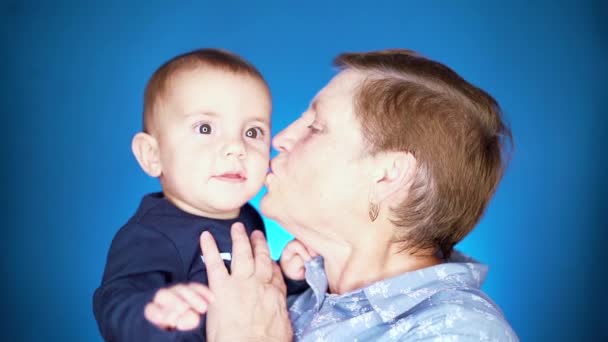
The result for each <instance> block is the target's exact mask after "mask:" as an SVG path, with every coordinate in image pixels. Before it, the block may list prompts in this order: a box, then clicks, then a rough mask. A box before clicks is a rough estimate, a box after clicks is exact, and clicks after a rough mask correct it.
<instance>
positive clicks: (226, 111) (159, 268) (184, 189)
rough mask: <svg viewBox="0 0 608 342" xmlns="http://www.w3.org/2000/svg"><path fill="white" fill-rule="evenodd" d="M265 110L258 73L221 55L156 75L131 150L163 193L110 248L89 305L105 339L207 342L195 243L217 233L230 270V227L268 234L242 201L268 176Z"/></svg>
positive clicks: (211, 52)
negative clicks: (240, 226) (140, 129)
mask: <svg viewBox="0 0 608 342" xmlns="http://www.w3.org/2000/svg"><path fill="white" fill-rule="evenodd" d="M271 107H272V105H271V97H270V91H269V87H268V85H267V83H266V81H265V80H264V79H263V77H262V75H261V74H260V72H259V71H258V70H257V69H256V68H255V67H254V66H253V65H251V64H250V63H248V62H247V61H245V60H243V59H242V58H241V57H239V56H237V55H235V54H232V53H229V52H226V51H222V50H216V49H201V50H196V51H192V52H189V53H186V54H183V55H180V56H177V57H175V58H173V59H171V60H169V61H168V62H166V63H165V64H163V65H162V66H161V67H160V68H159V69H158V70H156V72H154V74H153V75H152V77H151V78H150V80H149V81H148V84H147V86H146V90H145V97H144V110H143V128H144V129H143V132H139V133H137V134H135V136H134V137H133V142H132V150H133V154H134V155H135V158H136V159H137V161H138V163H139V165H140V166H141V168H142V169H143V170H144V171H145V172H146V173H147V174H148V175H150V176H152V177H158V178H159V180H160V184H161V187H162V192H160V193H154V194H149V195H146V196H144V197H143V199H142V201H141V203H140V205H139V208H138V209H137V211H136V212H135V214H134V215H133V217H132V218H131V219H130V220H129V221H128V222H127V223H126V224H125V225H124V226H123V227H122V228H121V229H120V230H119V231H118V233H117V234H116V236H115V237H114V239H113V241H112V245H111V247H110V251H109V253H108V259H107V263H106V267H105V271H104V275H103V280H102V284H101V286H100V287H99V288H98V289H97V290H96V291H95V294H94V298H93V302H94V313H95V318H96V319H97V322H98V325H99V329H100V332H101V335H102V336H103V337H104V338H105V339H106V340H109V341H168V340H171V341H173V340H197V341H204V340H205V338H204V333H205V329H204V320H203V325H202V326H201V328H200V329H194V328H196V327H197V326H199V321H200V315H201V314H203V313H204V312H206V306H207V303H208V302H209V300H211V299H212V294H210V292H209V291H208V289H207V288H206V286H204V285H203V284H207V274H206V272H205V267H204V264H203V262H204V261H203V260H202V258H201V251H200V247H199V236H200V235H201V233H202V232H203V231H205V230H207V231H209V232H210V233H211V234H212V235H213V237H214V238H215V240H216V242H217V244H218V248H219V249H220V252H221V253H222V254H221V255H222V257H223V258H224V259H225V260H226V261H227V266H228V267H229V266H230V265H229V260H230V259H231V252H232V245H231V239H230V226H231V225H232V224H233V223H235V222H242V223H243V224H244V225H245V227H246V229H247V231H248V233H251V231H252V229H260V230H262V231H263V230H264V225H263V221H262V219H261V217H260V215H259V214H258V213H257V211H256V210H255V209H254V208H253V207H252V206H251V205H249V204H248V203H247V202H248V201H249V200H250V199H251V198H252V197H253V196H255V195H256V194H257V193H258V191H259V190H260V188H261V187H262V184H263V182H264V178H265V176H266V174H267V171H268V164H269V152H270V113H271ZM148 303H150V304H149V305H147V304H148ZM144 312H145V314H144ZM146 318H147V319H146Z"/></svg>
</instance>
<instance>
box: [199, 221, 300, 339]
mask: <svg viewBox="0 0 608 342" xmlns="http://www.w3.org/2000/svg"><path fill="white" fill-rule="evenodd" d="M231 236H232V264H231V268H232V272H231V274H229V273H228V271H227V270H226V267H225V266H224V262H223V260H222V258H221V257H220V254H219V251H218V249H217V245H216V244H215V241H214V240H213V237H212V236H211V234H209V233H208V232H204V233H203V234H201V238H200V243H201V250H202V251H203V258H204V259H205V267H206V268H207V276H208V279H209V288H210V289H211V292H213V294H214V300H213V302H212V303H210V305H209V309H208V313H207V339H208V341H211V342H224V341H281V342H282V341H291V340H292V337H293V332H292V330H291V323H290V322H289V315H288V312H287V302H286V294H287V289H286V287H285V283H284V282H283V277H282V276H281V271H280V269H279V266H278V265H277V264H276V263H275V262H273V261H272V259H271V258H270V251H269V250H268V244H267V242H266V239H265V238H264V234H262V232H260V231H254V232H253V233H252V234H251V243H250V240H249V238H248V237H247V233H246V231H245V227H244V226H243V224H242V223H235V224H233V225H232V228H231Z"/></svg>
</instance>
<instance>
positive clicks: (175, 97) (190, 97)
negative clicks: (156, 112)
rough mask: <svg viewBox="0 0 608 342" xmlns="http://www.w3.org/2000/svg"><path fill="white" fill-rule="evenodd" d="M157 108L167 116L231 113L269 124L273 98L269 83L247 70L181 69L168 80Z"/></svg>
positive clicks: (237, 117)
mask: <svg viewBox="0 0 608 342" xmlns="http://www.w3.org/2000/svg"><path fill="white" fill-rule="evenodd" d="M166 86H167V87H166V89H164V92H163V94H162V95H161V96H159V98H158V108H159V109H161V111H162V112H164V113H165V114H168V115H165V116H168V118H175V119H177V118H180V117H182V116H184V115H186V116H205V117H208V118H218V119H221V118H223V117H226V116H229V117H230V119H232V120H235V121H242V120H257V121H262V122H264V123H268V124H270V112H271V107H272V104H271V98H270V92H269V90H268V88H267V86H266V84H265V83H264V82H263V81H262V80H259V79H258V78H256V77H253V76H251V75H248V74H245V73H234V72H230V71H222V70H211V71H209V70H190V71H183V72H180V73H179V75H175V77H172V79H171V80H170V82H167V84H166Z"/></svg>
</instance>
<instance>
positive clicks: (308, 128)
mask: <svg viewBox="0 0 608 342" xmlns="http://www.w3.org/2000/svg"><path fill="white" fill-rule="evenodd" d="M362 79H363V75H362V74H361V73H360V72H357V71H354V70H345V71H342V72H341V73H339V74H338V75H336V76H335V77H334V78H333V79H332V80H331V81H330V82H329V84H327V85H326V86H325V88H323V89H322V90H321V91H320V92H319V93H318V94H317V96H315V98H314V100H313V101H312V103H311V105H310V107H309V108H308V109H307V110H306V112H304V114H302V116H301V117H300V118H299V119H297V120H296V121H294V122H293V123H292V124H291V125H289V126H288V127H287V128H285V129H284V130H283V131H282V132H280V133H279V134H278V135H277V136H276V137H275V138H274V140H273V142H272V144H273V146H274V148H275V149H276V150H278V151H279V154H278V155H277V156H276V157H275V158H274V159H273V160H272V162H271V168H272V172H271V173H270V174H269V175H268V177H267V180H266V186H267V189H268V192H267V194H266V196H264V198H263V199H262V203H261V209H262V212H263V213H264V214H265V215H267V216H269V217H271V218H273V219H275V220H277V221H278V222H279V223H281V224H282V225H283V226H284V227H285V228H286V229H287V230H289V231H290V232H292V233H294V232H293V231H292V229H291V228H293V227H295V226H297V227H308V228H312V229H315V230H316V229H319V230H323V229H324V228H325V227H327V226H340V225H347V223H348V221H349V220H351V219H355V218H356V217H359V216H362V217H367V215H368V214H367V203H368V189H369V184H368V183H367V179H369V178H368V177H366V176H367V174H368V173H369V171H370V167H369V166H370V165H369V164H370V163H369V158H367V157H366V156H367V154H366V153H365V152H364V146H365V143H364V139H363V137H362V135H361V129H360V124H359V122H358V120H357V119H356V118H355V115H354V112H353V93H354V87H355V86H356V85H358V84H359V82H360V81H361V80H362Z"/></svg>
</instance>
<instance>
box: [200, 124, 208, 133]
mask: <svg viewBox="0 0 608 342" xmlns="http://www.w3.org/2000/svg"><path fill="white" fill-rule="evenodd" d="M198 132H199V133H200V134H211V125H210V124H208V123H204V124H200V125H198Z"/></svg>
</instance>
